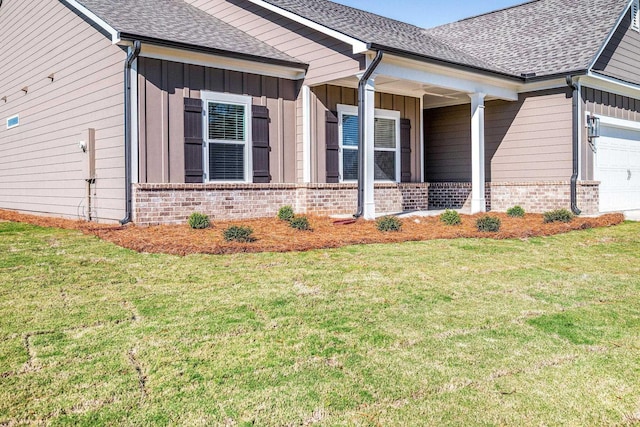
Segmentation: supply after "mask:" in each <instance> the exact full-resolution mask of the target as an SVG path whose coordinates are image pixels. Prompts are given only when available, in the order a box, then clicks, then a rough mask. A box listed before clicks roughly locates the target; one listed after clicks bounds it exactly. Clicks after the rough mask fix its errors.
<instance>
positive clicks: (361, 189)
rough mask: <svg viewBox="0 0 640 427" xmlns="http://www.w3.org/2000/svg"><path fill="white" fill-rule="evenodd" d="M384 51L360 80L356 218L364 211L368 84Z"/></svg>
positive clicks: (377, 55) (380, 52)
mask: <svg viewBox="0 0 640 427" xmlns="http://www.w3.org/2000/svg"><path fill="white" fill-rule="evenodd" d="M383 56H384V53H383V52H382V51H381V50H379V51H378V53H376V57H375V58H374V59H373V61H372V62H371V64H369V66H368V67H367V69H366V70H365V71H364V74H363V75H362V77H360V81H359V82H358V208H357V210H356V213H355V214H354V215H353V216H354V218H360V217H361V216H362V214H363V212H364V159H365V157H366V153H365V140H364V139H365V126H366V120H365V98H366V85H367V80H369V79H370V78H371V75H372V74H373V72H374V71H375V70H376V68H377V67H378V65H379V64H380V62H381V61H382V57H383Z"/></svg>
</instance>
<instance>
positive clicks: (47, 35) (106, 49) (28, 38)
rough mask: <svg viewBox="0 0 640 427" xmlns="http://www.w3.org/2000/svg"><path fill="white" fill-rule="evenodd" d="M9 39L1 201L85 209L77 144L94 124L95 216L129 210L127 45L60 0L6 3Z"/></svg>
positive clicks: (1, 107) (1, 76) (76, 211)
mask: <svg viewBox="0 0 640 427" xmlns="http://www.w3.org/2000/svg"><path fill="white" fill-rule="evenodd" d="M0 39H1V40H5V41H6V40H11V41H12V42H11V43H5V44H4V45H3V46H2V49H1V50H0V64H2V67H0V96H7V102H0V119H2V123H0V124H1V125H2V126H0V207H1V208H7V209H15V210H21V211H31V212H40V213H46V214H54V215H61V216H68V217H76V216H81V215H83V213H84V210H85V209H86V200H85V196H86V184H85V180H84V176H82V162H83V161H84V159H83V155H82V153H81V151H80V150H79V149H78V141H79V137H80V134H81V133H82V132H83V131H85V130H86V129H88V128H94V129H96V148H97V149H96V174H97V182H96V187H95V198H94V213H95V214H96V217H97V219H100V220H117V219H119V218H121V217H122V216H124V209H123V208H124V161H123V133H124V130H123V77H122V64H123V61H124V59H125V53H124V52H123V50H122V49H121V48H119V47H117V46H113V45H112V44H111V42H110V40H109V39H107V38H106V37H105V36H104V35H102V34H100V33H99V32H98V31H96V30H95V29H94V28H93V27H91V26H90V25H89V24H88V23H86V22H85V21H83V20H82V19H81V18H80V17H78V16H77V15H76V14H75V13H74V12H72V11H71V10H69V9H68V8H67V7H66V6H64V5H63V4H62V3H60V2H59V1H57V0H5V1H4V2H3V5H2V8H1V9H0ZM51 73H53V74H54V79H53V81H51V80H50V79H48V78H47V76H49V75H50V74H51ZM23 87H28V91H27V93H24V92H23V91H22V90H21V89H22V88H23ZM13 114H19V115H20V126H19V127H17V128H14V129H9V130H7V129H6V126H5V125H4V120H5V119H6V117H8V116H11V115H13Z"/></svg>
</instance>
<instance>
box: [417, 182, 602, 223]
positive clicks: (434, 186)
mask: <svg viewBox="0 0 640 427" xmlns="http://www.w3.org/2000/svg"><path fill="white" fill-rule="evenodd" d="M598 186H599V183H598V182H595V181H582V182H579V183H578V207H579V208H580V210H582V213H583V214H584V215H592V214H597V213H598V203H599V192H598ZM485 197H486V200H487V209H488V210H494V211H497V212H504V211H506V210H507V209H509V208H510V207H513V206H515V205H519V206H522V207H523V208H524V209H525V210H526V211H527V212H533V213H541V212H545V211H549V210H552V209H559V208H566V209H570V208H571V184H570V182H569V181H552V182H492V183H487V184H486V191H485ZM470 206H471V183H470V182H436V183H431V184H430V185H429V209H447V208H450V209H468V208H469V207H470Z"/></svg>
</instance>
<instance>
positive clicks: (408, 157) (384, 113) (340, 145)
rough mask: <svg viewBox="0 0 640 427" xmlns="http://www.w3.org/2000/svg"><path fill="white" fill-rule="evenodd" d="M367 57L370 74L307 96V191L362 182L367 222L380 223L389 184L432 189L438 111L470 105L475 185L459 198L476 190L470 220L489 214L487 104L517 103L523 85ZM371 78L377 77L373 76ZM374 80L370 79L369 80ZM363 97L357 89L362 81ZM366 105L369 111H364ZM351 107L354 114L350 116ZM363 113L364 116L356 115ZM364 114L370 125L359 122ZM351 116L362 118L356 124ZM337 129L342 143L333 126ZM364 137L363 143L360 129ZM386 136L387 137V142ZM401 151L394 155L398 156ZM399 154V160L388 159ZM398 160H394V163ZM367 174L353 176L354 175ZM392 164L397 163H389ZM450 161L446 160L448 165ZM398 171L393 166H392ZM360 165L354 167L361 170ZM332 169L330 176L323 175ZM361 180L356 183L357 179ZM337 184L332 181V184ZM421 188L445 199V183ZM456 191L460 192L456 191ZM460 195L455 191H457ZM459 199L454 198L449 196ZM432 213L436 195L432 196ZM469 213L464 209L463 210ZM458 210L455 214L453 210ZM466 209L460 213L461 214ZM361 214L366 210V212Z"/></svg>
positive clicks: (434, 66) (390, 58) (316, 87)
mask: <svg viewBox="0 0 640 427" xmlns="http://www.w3.org/2000/svg"><path fill="white" fill-rule="evenodd" d="M373 61H374V58H373V56H368V57H367V61H366V65H367V69H366V70H365V71H363V72H362V73H360V74H357V75H352V76H348V77H342V78H337V79H334V80H331V81H327V82H324V83H323V84H317V85H314V86H313V87H307V86H303V88H302V118H303V144H302V145H303V153H302V154H303V179H304V182H305V183H311V182H333V183H354V181H355V182H357V181H358V178H359V179H360V183H359V184H360V185H359V193H360V197H361V204H362V206H361V211H362V216H363V217H364V218H366V219H373V218H375V217H376V215H377V214H379V213H381V208H382V207H383V206H384V203H380V201H379V200H377V197H380V196H381V192H380V191H379V190H376V187H377V186H379V185H380V184H382V183H394V182H395V183H427V182H428V181H427V180H426V179H425V167H426V162H425V155H426V151H425V136H426V132H425V117H427V118H428V114H429V111H430V110H431V109H436V108H441V107H446V106H452V105H458V106H461V105H464V106H466V107H465V108H467V109H468V110H469V111H470V115H469V120H468V122H467V123H466V126H467V128H470V129H471V132H470V135H469V137H470V149H469V151H470V153H469V154H470V158H471V168H470V169H471V170H470V178H471V179H470V180H469V183H468V185H467V184H466V183H459V184H458V185H457V187H458V189H459V190H460V191H458V194H460V193H461V192H464V191H465V190H467V189H468V188H469V187H470V193H471V194H470V203H468V204H467V206H466V207H467V209H468V211H469V212H470V213H477V212H484V211H486V210H487V209H488V208H489V206H488V200H487V196H486V193H487V188H486V185H485V183H486V181H487V177H486V174H485V152H486V148H485V103H486V102H487V101H495V100H500V101H505V102H513V101H517V100H518V85H519V82H518V81H516V80H514V79H508V78H504V79H503V78H499V77H496V76H495V75H489V73H486V75H484V74H482V73H470V72H468V71H463V70H459V71H458V70H453V71H452V68H450V67H447V68H445V67H444V66H442V65H438V64H429V63H425V62H424V61H418V60H413V59H407V58H402V57H398V56H394V55H391V54H383V55H382V59H381V61H380V62H379V63H378V64H375V63H373ZM367 70H369V71H370V70H372V73H367ZM366 74H369V76H366ZM363 75H365V77H368V78H367V80H366V81H363V82H362V83H363V84H362V85H361V86H363V87H362V88H361V89H360V90H359V89H358V86H359V85H358V84H359V82H360V81H361V79H362V78H363ZM360 101H362V105H361V106H360V105H359V104H360ZM349 107H351V108H349ZM357 107H358V108H357ZM360 114H363V115H364V117H363V118H360V117H359V116H360ZM394 114H395V117H397V118H398V119H399V120H396V122H395V125H396V126H397V127H398V129H395V131H396V138H397V139H396V140H395V141H394V136H393V135H391V136H389V132H390V131H388V127H385V125H387V124H389V122H388V120H387V119H388V118H392V117H393V115H394ZM352 115H357V116H358V118H360V121H359V123H355V124H354V123H353V120H352ZM334 121H335V122H336V124H335V127H336V129H335V131H337V140H334V137H333V136H332V135H331V133H335V131H334V130H333V128H332V123H331V122H334ZM360 123H364V131H363V134H362V135H359V134H358V133H357V132H358V131H359V124H360ZM385 132H386V134H385ZM359 144H360V146H362V147H364V156H361V157H359V159H356V160H355V161H354V160H353V158H354V157H355V155H354V150H355V151H357V150H358V146H359ZM332 148H333V149H334V151H336V153H337V164H336V165H333V166H336V168H335V169H337V173H335V172H334V175H336V176H331V172H330V171H332V169H331V168H332V164H331V163H332V162H335V160H332V159H331V155H332V152H331V150H332ZM394 150H395V151H394ZM389 151H391V152H394V153H395V157H393V155H390V154H389ZM392 157H393V159H392ZM360 159H361V160H362V161H363V167H362V170H361V171H359V173H358V175H357V176H354V171H353V167H354V166H355V168H358V166H359V161H360ZM390 159H392V160H390ZM445 161H446V159H445ZM392 162H393V163H394V164H393V165H391V163H392ZM354 164H355V165H354ZM325 168H327V176H322V170H323V169H325ZM354 178H355V179H354ZM332 179H333V180H332ZM429 184H431V185H432V186H433V188H429V185H425V186H422V189H423V190H422V191H424V192H425V193H431V192H432V191H434V190H435V192H433V195H436V194H438V193H441V192H442V191H443V190H442V189H443V188H445V187H446V186H442V185H440V184H439V183H429ZM449 187H451V188H452V189H454V188H453V187H456V185H453V186H451V185H450V186H449ZM454 190H455V189H454ZM453 193H455V191H453V192H450V194H453ZM424 199H425V200H426V203H425V204H426V206H425V207H426V208H428V207H429V205H430V199H431V194H425V195H424ZM463 205H464V203H463ZM452 207H455V206H452ZM460 207H461V206H460ZM359 208H360V207H359Z"/></svg>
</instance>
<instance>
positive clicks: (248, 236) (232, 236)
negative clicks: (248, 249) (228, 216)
mask: <svg viewBox="0 0 640 427" xmlns="http://www.w3.org/2000/svg"><path fill="white" fill-rule="evenodd" d="M224 240H226V241H227V242H241V243H248V242H253V241H254V240H255V238H254V237H253V230H252V229H251V227H245V226H238V225H232V226H231V227H229V228H227V229H226V230H224Z"/></svg>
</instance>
